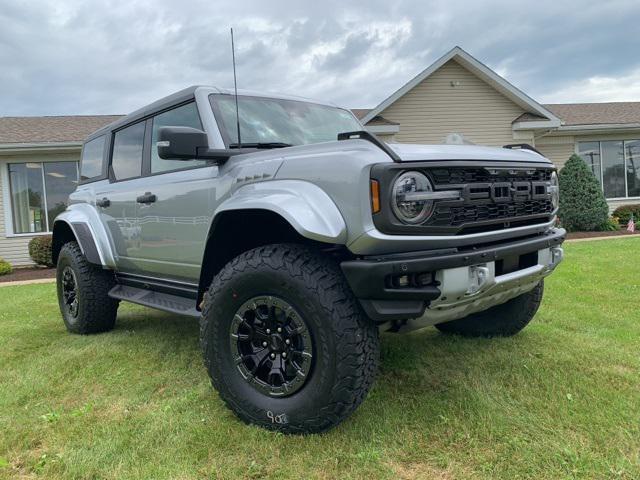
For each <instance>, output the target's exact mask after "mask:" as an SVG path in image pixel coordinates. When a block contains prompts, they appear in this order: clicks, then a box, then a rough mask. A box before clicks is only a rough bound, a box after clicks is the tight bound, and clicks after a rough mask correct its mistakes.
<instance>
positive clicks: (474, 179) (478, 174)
mask: <svg viewBox="0 0 640 480" xmlns="http://www.w3.org/2000/svg"><path fill="white" fill-rule="evenodd" d="M551 172H552V170H551V169H548V168H546V169H541V168H539V169H536V168H529V169H527V168H524V169H515V168H511V169H510V168H467V167H454V168H434V169H429V170H428V173H430V174H431V178H432V180H433V182H434V183H435V184H436V185H462V184H473V183H490V182H493V183H496V182H517V181H520V180H523V179H525V178H526V179H527V180H529V181H532V182H546V181H549V180H551Z"/></svg>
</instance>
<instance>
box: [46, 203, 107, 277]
mask: <svg viewBox="0 0 640 480" xmlns="http://www.w3.org/2000/svg"><path fill="white" fill-rule="evenodd" d="M74 207H75V208H74ZM90 209H92V207H91V206H90V205H84V204H81V205H72V206H71V207H70V208H69V209H67V210H65V211H64V212H63V213H61V214H60V215H58V216H57V217H56V219H55V221H54V224H53V232H52V236H53V239H52V245H51V257H52V260H53V263H54V264H55V263H57V261H58V255H59V254H60V250H61V249H62V247H63V246H64V244H65V243H68V242H72V241H75V242H77V243H78V245H79V246H80V250H81V251H82V253H83V254H84V255H85V257H86V258H87V261H89V262H90V263H93V264H96V265H101V266H102V267H104V268H114V267H115V259H114V256H113V253H112V251H111V247H110V244H109V236H108V233H107V232H106V231H105V229H104V227H103V226H102V224H101V222H100V219H99V218H98V216H97V213H96V212H95V209H94V210H93V211H91V210H90ZM100 236H102V237H100Z"/></svg>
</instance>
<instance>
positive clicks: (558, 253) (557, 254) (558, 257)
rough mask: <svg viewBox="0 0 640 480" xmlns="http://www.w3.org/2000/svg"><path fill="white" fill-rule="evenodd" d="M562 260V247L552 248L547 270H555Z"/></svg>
mask: <svg viewBox="0 0 640 480" xmlns="http://www.w3.org/2000/svg"><path fill="white" fill-rule="evenodd" d="M563 258H564V250H563V249H562V247H553V248H552V249H551V263H550V264H549V268H556V267H557V266H558V264H559V263H560V262H561V261H562V259H563Z"/></svg>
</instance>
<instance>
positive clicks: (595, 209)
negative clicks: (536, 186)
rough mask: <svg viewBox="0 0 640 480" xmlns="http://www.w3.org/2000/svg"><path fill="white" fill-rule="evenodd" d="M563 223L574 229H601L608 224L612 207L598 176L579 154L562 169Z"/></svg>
mask: <svg viewBox="0 0 640 480" xmlns="http://www.w3.org/2000/svg"><path fill="white" fill-rule="evenodd" d="M558 177H559V180H560V210H559V211H558V216H559V217H560V221H561V222H562V226H563V227H564V228H566V229H567V230H568V231H570V232H575V231H586V232H589V231H598V230H600V229H602V228H603V227H604V226H605V225H607V223H608V220H609V207H608V206H607V201H606V200H605V198H604V194H603V193H602V189H601V188H600V184H599V183H598V180H597V179H596V176H595V175H594V174H593V172H592V171H591V170H590V169H589V167H588V166H587V164H586V163H585V162H584V161H583V160H582V158H580V157H579V156H578V155H576V154H574V155H571V158H570V159H569V160H568V161H567V163H565V165H564V168H563V169H562V170H560V175H559V176H558Z"/></svg>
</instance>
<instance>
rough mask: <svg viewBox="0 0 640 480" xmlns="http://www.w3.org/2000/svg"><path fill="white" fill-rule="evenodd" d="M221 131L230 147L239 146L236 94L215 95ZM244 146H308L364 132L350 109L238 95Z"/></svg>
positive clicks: (215, 108)
mask: <svg viewBox="0 0 640 480" xmlns="http://www.w3.org/2000/svg"><path fill="white" fill-rule="evenodd" d="M210 101H211V106H212V108H213V111H214V114H215V116H216V119H217V120H218V125H219V127H220V132H221V133H222V137H223V138H224V141H225V143H226V144H227V145H228V146H231V147H233V146H237V143H238V133H237V125H236V103H235V97H234V96H233V95H211V96H210ZM238 110H239V112H240V138H241V140H242V144H243V145H245V144H251V143H254V144H256V143H257V144H267V143H280V144H285V145H282V146H287V145H305V144H309V143H319V142H329V141H333V140H337V139H338V133H342V132H352V131H355V130H362V126H361V125H360V123H358V121H357V120H356V119H355V118H354V116H353V115H352V114H351V113H350V112H349V111H347V110H343V109H341V108H336V107H329V106H326V105H318V104H316V103H309V102H301V101H297V100H281V99H277V98H265V97H249V96H238Z"/></svg>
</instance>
